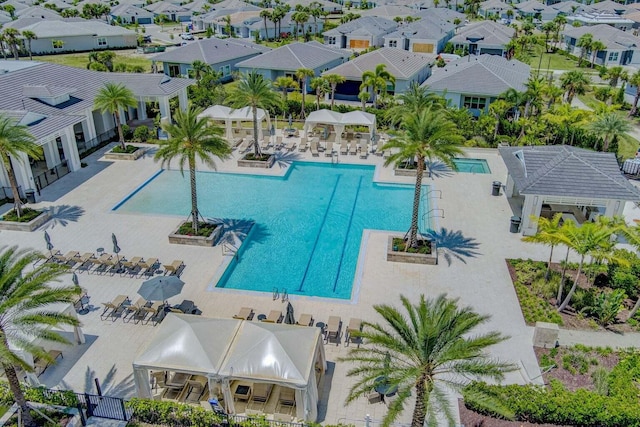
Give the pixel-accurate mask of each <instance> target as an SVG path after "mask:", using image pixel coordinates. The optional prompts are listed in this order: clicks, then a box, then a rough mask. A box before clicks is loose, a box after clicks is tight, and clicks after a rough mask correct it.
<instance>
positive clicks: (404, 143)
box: [382, 107, 464, 248]
mask: <svg viewBox="0 0 640 427" xmlns="http://www.w3.org/2000/svg"><path fill="white" fill-rule="evenodd" d="M402 128H403V132H402V134H401V135H400V136H399V137H397V138H393V139H391V140H390V141H389V142H388V143H387V144H385V146H384V147H382V149H383V150H390V149H395V150H397V151H396V152H395V153H394V154H392V155H391V156H389V158H388V159H387V160H386V162H385V165H390V164H399V163H401V162H403V161H406V159H413V158H416V159H417V162H418V164H417V169H416V184H415V189H414V195H413V210H412V215H411V226H410V228H409V232H408V236H409V237H408V242H407V245H406V246H407V248H408V247H413V248H417V247H418V216H419V210H420V196H421V194H422V177H423V172H424V168H425V161H426V160H429V162H430V163H431V161H433V160H434V159H438V160H440V161H442V162H443V163H445V164H446V165H448V166H449V167H451V168H452V169H453V170H455V169H456V166H455V164H454V162H453V159H454V157H456V156H458V155H462V150H461V149H460V144H461V143H462V142H463V140H464V138H463V137H462V136H461V135H460V133H459V129H458V126H457V125H456V124H455V123H454V122H453V121H452V120H450V119H449V117H448V116H447V113H446V111H445V110H442V109H438V108H434V107H428V108H426V109H424V110H422V111H419V112H418V111H414V112H411V113H409V114H407V116H406V117H405V118H404V120H403V121H402Z"/></svg>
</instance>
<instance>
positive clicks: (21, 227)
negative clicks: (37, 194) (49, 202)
mask: <svg viewBox="0 0 640 427" xmlns="http://www.w3.org/2000/svg"><path fill="white" fill-rule="evenodd" d="M49 217H50V215H49V212H47V211H44V212H42V213H41V214H40V215H38V216H37V217H35V218H33V219H32V220H31V221H29V222H15V221H4V220H0V230H12V231H33V230H35V229H36V228H38V227H40V226H41V225H42V224H44V223H45V222H47V221H48V220H49Z"/></svg>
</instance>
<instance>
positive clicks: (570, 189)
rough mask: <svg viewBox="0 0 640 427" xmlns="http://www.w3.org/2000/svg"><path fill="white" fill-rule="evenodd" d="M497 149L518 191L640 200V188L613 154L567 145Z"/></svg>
mask: <svg viewBox="0 0 640 427" xmlns="http://www.w3.org/2000/svg"><path fill="white" fill-rule="evenodd" d="M499 151H500V155H501V156H502V159H503V161H504V163H505V165H506V166H507V169H508V170H509V175H510V176H511V177H512V178H513V180H514V182H515V185H516V188H517V189H518V192H519V193H520V194H537V195H545V196H565V197H580V198H588V199H610V200H640V190H638V189H637V188H636V187H635V186H633V185H632V184H631V183H629V181H628V180H627V179H626V178H625V177H624V176H623V175H622V173H621V172H620V167H619V166H618V162H617V160H616V156H615V154H614V153H600V152H596V151H590V150H585V149H582V148H577V147H571V146H566V145H548V146H527V147H501V148H500V149H499Z"/></svg>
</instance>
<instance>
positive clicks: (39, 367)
mask: <svg viewBox="0 0 640 427" xmlns="http://www.w3.org/2000/svg"><path fill="white" fill-rule="evenodd" d="M41 350H42V351H43V352H46V354H47V355H46V357H37V358H36V359H35V360H34V361H33V366H34V368H35V369H36V375H37V376H40V375H42V374H43V373H44V371H46V370H47V368H48V367H49V366H51V365H52V364H55V363H56V360H57V359H58V357H60V358H62V359H64V356H63V355H62V352H61V351H60V350H49V351H46V350H45V349H44V348H41Z"/></svg>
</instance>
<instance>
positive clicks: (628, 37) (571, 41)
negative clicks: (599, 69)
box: [562, 24, 640, 67]
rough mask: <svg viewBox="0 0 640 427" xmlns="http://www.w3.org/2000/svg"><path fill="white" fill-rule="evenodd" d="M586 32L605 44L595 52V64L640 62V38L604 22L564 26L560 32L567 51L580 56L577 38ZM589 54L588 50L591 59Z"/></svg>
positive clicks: (589, 57)
mask: <svg viewBox="0 0 640 427" xmlns="http://www.w3.org/2000/svg"><path fill="white" fill-rule="evenodd" d="M587 33H588V34H591V35H592V36H593V39H594V40H598V41H600V42H602V43H603V44H604V45H605V46H606V48H605V49H604V50H601V51H599V52H598V53H597V54H596V60H595V62H596V64H598V65H604V66H607V67H612V66H615V65H638V64H640V52H639V50H640V48H639V46H640V38H639V37H637V36H634V35H633V34H631V33H629V32H625V31H622V30H619V29H617V28H614V27H612V26H610V25H606V24H598V25H593V26H590V27H586V26H585V27H567V28H565V30H564V31H563V32H562V34H563V37H564V42H565V44H566V49H567V52H569V53H571V54H573V55H576V56H580V55H581V52H582V48H580V47H578V40H580V37H582V36H583V35H585V34H587ZM590 55H591V52H588V54H587V58H588V59H591V56H590Z"/></svg>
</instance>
